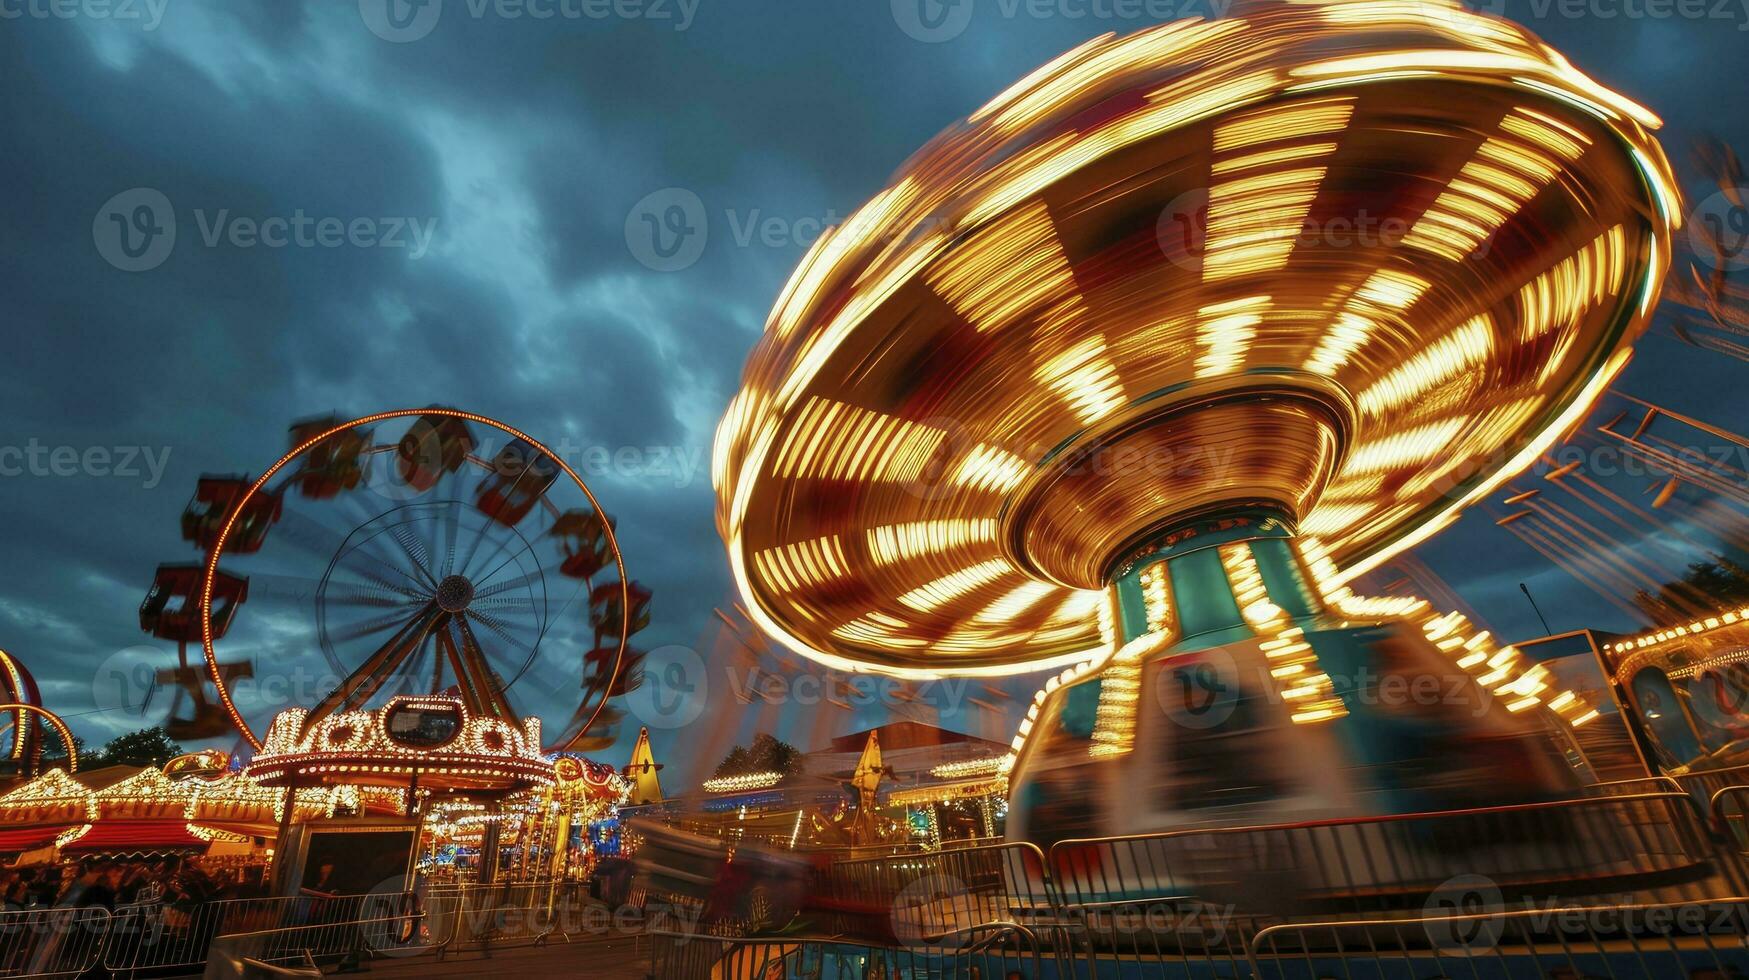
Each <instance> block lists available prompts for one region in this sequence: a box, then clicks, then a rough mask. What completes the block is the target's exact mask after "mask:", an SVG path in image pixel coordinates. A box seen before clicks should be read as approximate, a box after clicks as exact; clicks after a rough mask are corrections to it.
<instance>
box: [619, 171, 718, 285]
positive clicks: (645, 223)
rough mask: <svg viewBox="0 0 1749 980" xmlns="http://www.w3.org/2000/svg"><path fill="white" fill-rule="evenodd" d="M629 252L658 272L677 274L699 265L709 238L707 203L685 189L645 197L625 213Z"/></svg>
mask: <svg viewBox="0 0 1749 980" xmlns="http://www.w3.org/2000/svg"><path fill="white" fill-rule="evenodd" d="M625 236H626V248H628V249H630V250H631V253H632V257H633V258H635V259H637V260H638V261H639V262H641V263H643V265H644V266H645V267H647V268H650V269H653V270H655V271H657V272H678V271H680V270H681V269H685V268H688V267H689V266H691V265H692V264H693V263H694V262H697V261H698V259H699V256H701V255H703V254H704V246H705V242H706V240H708V239H709V238H710V224H709V221H708V219H707V218H706V215H705V210H704V201H702V200H700V199H699V196H698V195H697V194H694V193H693V192H692V191H689V190H687V189H686V188H684V187H665V188H663V189H661V190H659V191H652V192H651V193H649V194H646V195H644V198H643V200H640V201H639V202H638V203H637V204H635V205H633V206H632V209H631V211H629V212H627V213H626V222H625Z"/></svg>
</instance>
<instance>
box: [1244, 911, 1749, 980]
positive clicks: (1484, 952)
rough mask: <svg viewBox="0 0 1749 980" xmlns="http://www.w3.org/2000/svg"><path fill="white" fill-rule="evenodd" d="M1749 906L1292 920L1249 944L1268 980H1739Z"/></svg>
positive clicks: (1746, 957) (1254, 969)
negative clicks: (1359, 962)
mask: <svg viewBox="0 0 1749 980" xmlns="http://www.w3.org/2000/svg"><path fill="white" fill-rule="evenodd" d="M1746 938H1749V905H1745V904H1744V903H1743V902H1742V901H1726V902H1688V903H1678V904H1664V905H1625V906H1613V907H1584V906H1564V907H1553V908H1539V909H1524V910H1518V911H1511V912H1499V911H1496V912H1477V913H1469V914H1451V915H1424V916H1420V917H1417V918H1414V919H1410V920H1407V921H1405V920H1402V919H1371V920H1357V921H1347V922H1318V923H1292V924H1285V925H1278V926H1273V927H1271V928H1269V929H1265V930H1264V931H1262V932H1260V933H1258V934H1257V935H1256V936H1254V937H1253V938H1252V939H1251V942H1250V943H1249V957H1250V966H1251V975H1252V976H1253V977H1256V978H1258V980H1306V978H1313V977H1325V976H1355V975H1357V974H1355V972H1354V971H1353V968H1352V966H1351V965H1349V964H1351V963H1352V962H1353V960H1354V959H1355V958H1356V954H1361V955H1364V956H1365V957H1366V959H1367V968H1366V972H1365V974H1364V975H1365V976H1367V977H1373V978H1378V980H1397V978H1403V980H1409V978H1419V977H1489V978H1498V980H1544V978H1548V977H1575V978H1579V977H1610V978H1612V980H1665V978H1680V977H1689V978H1699V977H1708V978H1711V977H1718V978H1725V977H1737V976H1743V975H1745V972H1746V971H1749V949H1745V946H1744V943H1745V939H1746Z"/></svg>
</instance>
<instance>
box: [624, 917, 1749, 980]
mask: <svg viewBox="0 0 1749 980" xmlns="http://www.w3.org/2000/svg"><path fill="white" fill-rule="evenodd" d="M1746 939H1749V904H1745V902H1744V901H1743V900H1730V901H1720V902H1691V903H1674V904H1655V905H1627V906H1606V907H1585V906H1553V907H1547V908H1535V909H1524V910H1517V911H1510V912H1507V911H1493V912H1482V913H1465V914H1435V913H1424V914H1419V915H1413V916H1403V917H1394V918H1375V919H1356V920H1341V921H1323V922H1311V923H1284V924H1280V925H1275V926H1270V927H1268V928H1266V929H1263V930H1261V931H1259V932H1257V933H1256V934H1254V935H1251V936H1249V937H1240V938H1238V939H1237V940H1235V941H1233V942H1231V943H1227V944H1224V945H1223V947H1222V948H1220V949H1218V950H1196V949H1191V948H1187V947H1184V946H1180V947H1178V948H1174V949H1140V948H1138V949H1129V950H1119V951H1108V952H1104V953H1101V954H1100V955H1098V956H1091V955H1083V954H1082V953H1081V952H1078V951H1077V950H1075V949H1073V948H1070V949H1061V948H1052V947H1051V946H1050V945H1049V944H1048V943H1041V942H1040V941H1039V937H1037V936H1035V935H1034V934H1032V933H1031V932H1030V931H1029V930H1027V929H1025V928H1024V927H1021V926H1018V925H1015V924H1012V923H992V924H990V925H988V926H985V927H983V928H982V929H978V930H968V931H965V932H962V933H957V934H952V935H948V936H944V937H941V938H940V939H938V940H936V941H933V942H918V943H908V944H907V943H899V944H872V943H866V942H857V941H847V940H844V939H842V938H836V937H834V938H829V939H826V938H819V939H816V938H755V939H739V940H730V939H721V938H716V937H705V936H699V935H696V934H690V933H668V932H661V933H656V934H654V935H652V937H651V967H652V974H653V976H654V977H656V980H867V978H870V977H880V978H888V977H930V978H934V977H941V978H964V980H970V978H997V977H1008V976H1015V975H1019V976H1021V977H1059V978H1061V977H1077V978H1085V980H1108V978H1109V980H1204V978H1215V977H1226V978H1247V980H1321V978H1330V977H1344V978H1348V980H1357V978H1365V980H1424V978H1429V977H1466V978H1475V980H1482V978H1487V980H1548V978H1551V977H1572V978H1581V977H1610V978H1611V980H1670V978H1707V980H1712V978H1729V977H1738V976H1744V975H1749V948H1746V947H1745V941H1746Z"/></svg>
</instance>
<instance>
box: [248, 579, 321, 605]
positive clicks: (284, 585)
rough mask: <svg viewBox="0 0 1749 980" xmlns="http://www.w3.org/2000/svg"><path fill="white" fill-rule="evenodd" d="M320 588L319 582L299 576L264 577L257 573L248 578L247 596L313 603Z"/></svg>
mask: <svg viewBox="0 0 1749 980" xmlns="http://www.w3.org/2000/svg"><path fill="white" fill-rule="evenodd" d="M321 587H322V583H321V580H319V579H312V578H304V577H303V576H299V575H264V574H261V573H259V572H258V573H256V574H254V575H251V576H249V594H250V596H252V597H253V598H256V599H261V598H268V597H271V598H276V599H292V600H295V601H298V602H304V601H310V602H314V601H315V598H316V594H317V593H318V592H319V591H320V590H321Z"/></svg>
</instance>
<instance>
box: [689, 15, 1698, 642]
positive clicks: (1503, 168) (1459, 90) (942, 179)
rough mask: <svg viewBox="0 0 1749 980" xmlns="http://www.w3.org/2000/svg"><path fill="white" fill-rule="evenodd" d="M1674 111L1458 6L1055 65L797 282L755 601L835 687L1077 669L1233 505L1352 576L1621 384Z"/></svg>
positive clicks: (756, 543)
mask: <svg viewBox="0 0 1749 980" xmlns="http://www.w3.org/2000/svg"><path fill="white" fill-rule="evenodd" d="M1657 124H1658V123H1657V120H1656V119H1655V118H1654V117H1653V116H1652V115H1651V114H1650V113H1648V112H1647V111H1646V110H1644V109H1642V108H1640V107H1638V106H1636V105H1634V104H1633V103H1631V102H1629V101H1628V100H1626V99H1624V98H1622V97H1621V96H1618V95H1616V94H1615V93H1613V92H1610V91H1609V90H1608V89H1606V88H1604V87H1603V86H1601V85H1599V84H1597V83H1596V82H1594V81H1592V80H1590V79H1589V78H1587V77H1585V76H1584V75H1582V74H1580V73H1579V72H1578V71H1577V70H1575V69H1574V68H1572V67H1571V66H1570V65H1569V64H1568V63H1567V62H1566V61H1565V60H1564V59H1563V58H1561V57H1560V55H1559V54H1557V53H1556V52H1554V51H1553V50H1551V49H1549V48H1548V47H1546V46H1544V45H1543V44H1541V43H1540V42H1539V41H1537V40H1536V39H1534V38H1533V37H1531V36H1530V35H1529V34H1528V33H1526V32H1525V31H1523V30H1522V29H1521V28H1519V27H1517V26H1515V25H1512V24H1509V23H1507V22H1505V21H1501V20H1496V19H1493V18H1489V17H1483V16H1478V15H1474V14H1471V13H1469V12H1466V11H1464V10H1461V9H1459V8H1458V7H1456V6H1445V5H1443V4H1439V3H1424V2H1416V3H1394V2H1391V3H1386V2H1338V3H1320V4H1301V5H1293V4H1280V5H1273V6H1271V7H1268V8H1266V9H1263V10H1258V11H1253V12H1245V13H1240V12H1235V14H1234V16H1231V17H1229V18H1224V19H1221V20H1216V21H1197V20H1189V21H1179V22H1174V23H1171V24H1166V25H1163V26H1161V27H1158V28H1154V29H1151V30H1148V31H1143V32H1140V33H1137V34H1133V35H1130V36H1128V37H1122V38H1119V37H1115V36H1112V35H1107V36H1104V37H1100V38H1097V39H1094V40H1092V41H1089V42H1088V43H1086V44H1084V45H1082V46H1081V47H1079V48H1076V49H1075V50H1073V51H1070V52H1068V53H1066V54H1064V55H1062V56H1061V57H1059V58H1057V59H1056V60H1055V61H1053V62H1051V63H1049V64H1047V65H1045V66H1044V67H1042V68H1040V69H1038V70H1037V71H1035V72H1033V73H1032V74H1031V75H1029V76H1027V77H1026V78H1024V79H1022V80H1021V81H1019V82H1018V83H1016V84H1015V85H1014V86H1013V87H1012V88H1011V89H1009V90H1008V91H1006V92H1004V93H1002V94H1001V95H999V96H998V97H997V98H996V99H995V100H994V101H992V102H991V103H990V104H989V105H987V106H985V107H984V108H982V109H980V110H978V112H976V113H974V114H973V115H972V116H971V118H970V119H968V120H966V121H965V122H963V123H961V124H959V125H957V126H955V127H953V128H951V129H949V130H948V131H947V132H945V133H943V134H942V135H941V136H939V137H937V138H936V139H935V140H934V141H932V142H931V143H930V144H929V145H927V146H926V147H924V149H923V150H922V151H920V152H919V153H918V154H917V155H916V156H915V157H913V159H912V160H911V161H910V162H908V163H907V164H906V166H905V167H904V168H903V169H902V170H901V171H900V172H899V174H898V176H897V177H896V179H895V180H894V182H893V183H892V185H891V186H889V187H888V188H887V189H885V190H883V191H881V192H880V193H879V194H877V195H876V196H875V197H874V198H873V199H872V200H871V201H869V202H868V203H867V204H866V205H865V206H864V207H863V208H862V209H861V210H859V211H858V212H857V213H856V214H855V215H854V216H852V217H851V218H850V219H849V220H847V221H846V222H845V224H844V225H843V226H841V227H840V228H838V229H836V230H835V231H834V232H833V233H832V234H830V235H828V236H825V237H823V238H822V239H821V240H820V241H819V242H818V243H817V244H816V246H815V247H814V248H813V249H812V251H810V253H809V254H808V255H807V256H806V257H805V258H804V259H803V261H802V263H801V265H800V267H799V268H798V269H797V270H796V272H795V274H794V275H793V277H792V278H791V280H790V282H789V284H788V285H787V286H786V287H785V288H784V291H783V293H782V295H781V296H780V297H779V299H778V301H777V304H776V306H775V308H774V310H773V311H772V314H771V317H770V320H769V322H768V324H767V326H766V332H765V336H764V338H763V340H762V341H761V342H760V344H759V345H758V347H757V348H756V349H755V351H754V353H753V355H752V357H751V359H750V361H749V363H748V366H747V369H746V373H745V376H744V384H743V388H742V390H741V391H740V392H739V393H738V394H737V395H736V397H735V398H734V400H733V401H732V403H731V404H730V406H729V409H728V413H727V415H726V416H725V418H724V420H723V422H722V425H721V427H720V429H719V431H718V434H717V443H716V447H715V453H714V465H713V481H714V484H715V486H716V489H717V492H718V495H719V511H718V520H719V525H720V528H721V531H722V533H723V536H724V539H725V541H726V542H727V544H728V548H729V555H730V561H731V565H732V568H733V570H734V573H735V577H736V580H737V584H738V586H739V588H740V590H741V592H742V593H743V595H744V596H745V597H746V599H747V600H748V606H749V608H750V610H751V611H752V612H753V614H754V616H755V617H756V618H757V619H758V620H759V621H760V624H761V625H762V626H763V627H764V628H765V629H766V630H768V631H769V632H771V633H772V634H773V635H775V636H777V637H778V638H779V639H780V640H782V641H783V642H785V643H786V644H787V645H788V646H790V647H791V648H793V649H795V650H797V651H798V652H800V653H803V654H804V655H807V656H811V657H814V658H815V659H817V660H820V661H822V662H825V663H828V664H831V665H833V666H838V667H854V668H859V669H869V670H879V671H885V672H888V673H896V674H901V675H910V676H926V675H929V674H934V673H939V672H954V671H958V672H972V673H980V672H981V673H1003V672H1014V671H1019V670H1023V669H1037V668H1039V667H1041V666H1046V665H1061V664H1064V663H1067V662H1072V661H1073V660H1075V659H1076V658H1078V657H1081V656H1083V655H1084V652H1085V651H1087V650H1089V649H1091V648H1094V647H1095V646H1096V645H1097V644H1098V632H1097V628H1096V626H1095V624H1094V621H1095V616H1094V610H1095V608H1096V606H1097V603H1098V595H1099V593H1098V591H1097V590H1099V589H1102V588H1103V587H1104V586H1105V585H1106V584H1107V581H1108V578H1109V575H1110V571H1111V569H1112V566H1113V565H1114V563H1115V562H1116V561H1117V560H1118V559H1119V556H1120V555H1122V554H1123V553H1124V552H1125V551H1126V549H1127V548H1130V547H1133V546H1134V545H1135V544H1136V543H1137V542H1138V541H1139V540H1140V539H1142V538H1143V537H1145V536H1147V535H1150V534H1154V533H1158V532H1159V531H1160V530H1161V529H1162V528H1166V527H1170V526H1172V525H1174V524H1175V523H1177V522H1181V521H1183V520H1185V519H1187V518H1189V517H1192V516H1195V515H1197V514H1198V513H1204V512H1207V511H1209V510H1211V509H1214V508H1218V507H1220V506H1223V505H1231V504H1234V503H1246V504H1259V503H1261V504H1266V505H1268V506H1270V507H1272V508H1273V509H1275V510H1278V511H1279V512H1281V513H1282V514H1283V515H1284V516H1285V517H1286V518H1287V519H1289V520H1290V521H1294V522H1296V523H1297V524H1298V526H1299V529H1300V531H1301V533H1302V534H1304V535H1307V536H1309V537H1315V538H1317V539H1319V540H1320V541H1321V542H1322V544H1323V546H1324V548H1325V549H1326V550H1327V551H1328V553H1329V554H1330V555H1331V556H1332V557H1333V558H1334V559H1335V560H1336V562H1337V564H1338V565H1339V566H1340V567H1341V568H1342V570H1343V576H1344V577H1347V576H1349V575H1353V574H1357V573H1358V572H1359V571H1361V570H1364V569H1365V568H1367V567H1370V566H1371V565H1373V564H1375V563H1377V562H1378V561H1381V560H1383V559H1384V558H1385V557H1387V556H1389V555H1390V554H1392V553H1394V552H1395V551H1397V550H1400V549H1402V548H1404V547H1407V546H1408V545H1410V544H1412V543H1414V542H1415V541H1417V540H1420V539H1421V538H1424V537H1425V536H1427V535H1428V534H1430V533H1432V532H1433V531H1434V530H1436V529H1437V528H1438V527H1439V526H1441V525H1442V524H1443V523H1444V522H1446V521H1448V520H1449V519H1450V518H1451V517H1452V516H1454V515H1455V513H1456V512H1457V510H1458V509H1460V508H1461V507H1462V506H1463V505H1464V504H1466V503H1468V502H1469V501H1471V500H1474V499H1475V498H1476V497H1478V496H1479V495H1481V494H1483V493H1486V492H1487V491H1488V490H1489V489H1490V488H1491V487H1492V486H1493V485H1495V484H1496V483H1497V482H1498V481H1499V480H1500V479H1503V478H1504V477H1505V476H1507V475H1509V474H1510V473H1511V472H1513V471H1515V470H1516V469H1518V468H1521V467H1522V465H1524V464H1525V463H1527V462H1528V461H1530V460H1531V459H1533V458H1534V453H1535V452H1536V451H1537V450H1539V449H1540V448H1542V447H1543V446H1545V445H1547V444H1548V443H1549V442H1550V441H1552V440H1553V439H1554V438H1555V437H1556V436H1557V435H1558V434H1559V432H1560V430H1561V429H1563V428H1564V427H1565V426H1566V425H1568V424H1569V423H1570V422H1571V421H1572V420H1573V419H1574V418H1575V417H1576V413H1577V412H1578V411H1580V410H1582V408H1583V407H1584V406H1585V405H1586V404H1588V403H1589V402H1590V401H1591V400H1592V399H1593V398H1594V397H1595V396H1596V394H1597V393H1598V392H1599V391H1600V390H1601V388H1602V386H1603V385H1604V384H1606V383H1607V382H1608V380H1609V379H1610V378H1611V377H1612V376H1613V375H1614V374H1615V373H1616V372H1617V371H1619V370H1620V369H1621V367H1622V366H1623V364H1624V363H1625V361H1626V356H1627V347H1628V344H1629V342H1630V341H1631V339H1632V338H1633V337H1634V336H1636V335H1637V333H1638V332H1639V331H1640V330H1641V329H1642V328H1643V327H1644V325H1645V322H1646V314H1647V311H1648V309H1649V308H1650V305H1651V304H1652V302H1653V300H1654V299H1655V294H1656V291H1657V288H1658V283H1659V282H1660V280H1661V278H1662V274H1663V272H1664V270H1665V268H1666V266H1667V264H1668V257H1669V235H1670V230H1671V226H1672V225H1673V224H1674V223H1676V222H1677V221H1679V215H1678V213H1677V212H1678V208H1677V206H1676V201H1675V191H1674V189H1673V186H1672V181H1671V176H1670V173H1669V168H1668V164H1667V162H1666V161H1665V159H1664V156H1663V154H1662V152H1661V150H1660V149H1659V147H1658V145H1657V144H1656V142H1655V141H1654V140H1653V139H1652V137H1651V136H1650V135H1649V134H1648V129H1649V128H1651V127H1655V126H1656V125H1657ZM1205 216H1206V217H1205Z"/></svg>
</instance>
